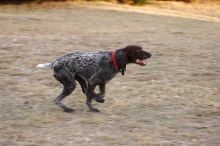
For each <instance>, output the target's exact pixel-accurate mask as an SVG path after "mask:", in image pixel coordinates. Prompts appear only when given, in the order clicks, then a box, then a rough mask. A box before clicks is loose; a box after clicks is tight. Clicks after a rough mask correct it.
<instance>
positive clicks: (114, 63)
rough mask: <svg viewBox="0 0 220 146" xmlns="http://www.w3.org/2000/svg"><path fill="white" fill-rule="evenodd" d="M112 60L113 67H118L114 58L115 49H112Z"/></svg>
mask: <svg viewBox="0 0 220 146" xmlns="http://www.w3.org/2000/svg"><path fill="white" fill-rule="evenodd" d="M112 62H113V65H114V67H115V69H119V65H118V63H117V61H116V58H115V51H112Z"/></svg>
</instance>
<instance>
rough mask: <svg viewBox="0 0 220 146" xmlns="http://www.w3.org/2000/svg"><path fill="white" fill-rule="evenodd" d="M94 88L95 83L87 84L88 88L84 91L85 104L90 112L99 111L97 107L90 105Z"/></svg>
mask: <svg viewBox="0 0 220 146" xmlns="http://www.w3.org/2000/svg"><path fill="white" fill-rule="evenodd" d="M94 89H95V85H88V90H87V93H86V95H87V100H86V105H87V106H88V107H89V110H90V111H91V112H99V110H98V109H96V108H94V107H93V106H92V99H93V98H94Z"/></svg>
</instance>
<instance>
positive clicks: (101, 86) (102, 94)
mask: <svg viewBox="0 0 220 146" xmlns="http://www.w3.org/2000/svg"><path fill="white" fill-rule="evenodd" d="M99 90H100V93H99V94H97V95H95V96H94V100H95V101H97V102H99V103H104V102H105V99H103V98H104V97H105V84H99Z"/></svg>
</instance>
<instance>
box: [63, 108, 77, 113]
mask: <svg viewBox="0 0 220 146" xmlns="http://www.w3.org/2000/svg"><path fill="white" fill-rule="evenodd" d="M63 111H64V112H66V113H71V112H74V111H75V110H74V109H72V108H64V109H63Z"/></svg>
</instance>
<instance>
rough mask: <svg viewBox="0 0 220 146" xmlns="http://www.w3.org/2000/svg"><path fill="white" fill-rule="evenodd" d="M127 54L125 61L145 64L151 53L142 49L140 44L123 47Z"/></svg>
mask: <svg viewBox="0 0 220 146" xmlns="http://www.w3.org/2000/svg"><path fill="white" fill-rule="evenodd" d="M124 51H125V52H126V54H127V63H136V64H139V65H142V66H143V65H146V60H147V59H148V58H150V57H151V53H149V52H146V51H143V49H142V47H140V46H135V45H132V46H127V47H125V48H124Z"/></svg>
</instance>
